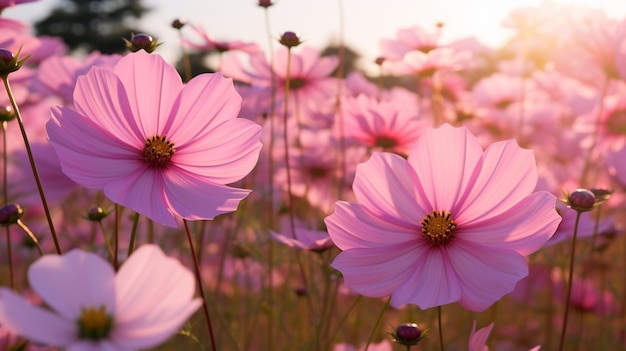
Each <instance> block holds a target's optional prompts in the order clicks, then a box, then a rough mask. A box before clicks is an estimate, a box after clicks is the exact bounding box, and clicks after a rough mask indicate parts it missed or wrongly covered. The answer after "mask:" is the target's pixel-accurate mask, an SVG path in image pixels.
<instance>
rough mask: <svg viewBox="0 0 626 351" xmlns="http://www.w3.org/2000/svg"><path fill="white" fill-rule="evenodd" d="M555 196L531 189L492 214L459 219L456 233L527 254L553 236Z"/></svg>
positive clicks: (463, 237)
mask: <svg viewBox="0 0 626 351" xmlns="http://www.w3.org/2000/svg"><path fill="white" fill-rule="evenodd" d="M555 203H556V197H555V196H554V195H552V194H550V193H548V192H545V191H540V192H536V193H533V194H531V195H529V196H527V197H526V198H524V199H523V200H521V201H520V202H519V203H517V204H516V205H515V206H513V207H511V208H510V209H509V210H508V211H505V212H503V213H501V214H499V215H497V216H495V217H491V218H488V219H484V220H477V221H475V222H473V223H469V224H466V223H458V225H457V230H456V231H455V233H454V234H455V236H456V237H458V238H462V239H463V240H467V241H471V242H474V243H480V244H481V245H488V246H492V247H494V248H499V249H506V250H512V251H516V252H518V253H520V254H521V255H524V256H526V255H529V254H531V253H533V252H535V251H537V250H539V249H540V248H542V247H543V246H544V245H545V244H546V242H547V241H548V240H549V239H550V238H551V237H552V235H553V234H554V232H555V231H556V230H557V228H558V226H559V223H560V222H561V216H559V214H558V213H557V212H556V209H555Z"/></svg>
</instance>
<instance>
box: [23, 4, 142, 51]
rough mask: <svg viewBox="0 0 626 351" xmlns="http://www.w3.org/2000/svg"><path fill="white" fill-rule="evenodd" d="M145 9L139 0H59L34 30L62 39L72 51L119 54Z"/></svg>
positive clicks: (136, 31) (134, 31) (40, 33)
mask: <svg viewBox="0 0 626 351" xmlns="http://www.w3.org/2000/svg"><path fill="white" fill-rule="evenodd" d="M148 10H149V9H148V8H146V7H144V6H143V5H141V0H61V1H60V3H59V5H57V7H55V8H54V9H53V10H52V12H51V13H50V15H49V16H48V17H46V18H44V19H42V20H40V21H38V22H37V23H35V30H36V32H37V34H38V35H50V36H57V37H61V38H62V39H63V41H64V42H65V44H66V45H67V46H68V47H69V49H70V50H72V51H77V50H84V51H86V52H91V51H94V50H98V51H100V52H102V53H106V54H112V53H121V52H124V51H125V50H126V47H125V45H124V41H123V40H122V38H130V36H131V34H132V33H139V32H141V31H139V30H138V29H137V28H136V22H137V20H138V19H139V18H140V17H141V16H142V15H143V14H144V13H145V12H146V11H148Z"/></svg>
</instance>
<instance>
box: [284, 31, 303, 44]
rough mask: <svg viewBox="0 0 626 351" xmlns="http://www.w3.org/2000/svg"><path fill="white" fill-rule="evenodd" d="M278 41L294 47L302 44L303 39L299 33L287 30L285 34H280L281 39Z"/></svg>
mask: <svg viewBox="0 0 626 351" xmlns="http://www.w3.org/2000/svg"><path fill="white" fill-rule="evenodd" d="M278 42H279V43H281V44H283V45H284V46H286V47H288V48H292V47H294V46H298V45H300V44H302V41H300V38H299V37H298V34H296V33H294V32H285V33H283V35H281V36H280V39H279V40H278Z"/></svg>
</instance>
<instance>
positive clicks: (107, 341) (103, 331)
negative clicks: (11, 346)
mask: <svg viewBox="0 0 626 351" xmlns="http://www.w3.org/2000/svg"><path fill="white" fill-rule="evenodd" d="M28 280H29V282H30V285H31V287H32V288H33V289H34V290H35V291H36V292H37V293H38V294H39V295H40V297H41V298H42V299H43V301H45V303H46V304H47V306H49V309H48V308H43V307H39V306H35V305H33V304H31V303H29V302H27V301H26V300H25V299H24V298H23V297H21V296H20V295H18V294H16V293H15V292H14V291H12V290H10V289H7V288H0V324H2V326H3V327H5V328H7V329H9V330H10V331H11V332H13V333H16V334H18V335H21V336H23V337H25V338H27V339H30V340H32V341H35V342H40V343H44V344H49V345H53V346H58V347H63V348H67V350H110V351H113V350H136V349H144V348H149V347H153V346H156V345H158V344H160V343H162V342H163V341H165V340H167V339H168V338H169V337H171V336H172V335H173V334H174V333H176V332H177V331H178V329H179V328H180V327H181V326H182V325H183V323H184V322H185V321H186V320H187V319H188V318H189V317H190V316H191V315H192V314H193V313H194V312H195V311H196V310H197V309H198V307H199V306H200V304H201V302H202V300H201V299H198V298H193V295H194V291H195V287H196V285H195V279H194V276H193V274H192V273H191V272H190V271H189V270H188V269H187V268H185V267H184V266H183V265H181V264H180V263H179V262H178V261H176V260H175V259H173V258H169V257H167V256H165V254H164V253H163V251H161V249H160V248H159V247H158V246H155V245H144V246H142V247H140V248H139V249H138V250H137V251H135V253H134V254H133V255H132V256H130V258H129V259H128V260H127V261H126V262H125V263H124V264H123V265H122V267H121V268H120V270H119V272H117V274H116V273H115V271H114V270H113V267H111V265H110V264H109V263H108V262H106V261H105V260H104V259H102V258H100V257H99V256H97V255H95V254H92V253H89V252H85V251H81V250H72V251H70V252H68V253H66V254H65V255H63V256H57V255H47V256H44V257H42V258H40V259H39V260H37V261H36V262H35V263H33V264H32V265H31V266H30V268H29V270H28Z"/></svg>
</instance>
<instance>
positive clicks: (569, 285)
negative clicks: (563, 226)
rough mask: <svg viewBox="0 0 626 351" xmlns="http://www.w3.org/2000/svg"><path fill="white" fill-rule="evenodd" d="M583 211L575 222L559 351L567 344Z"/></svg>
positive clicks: (578, 213)
mask: <svg viewBox="0 0 626 351" xmlns="http://www.w3.org/2000/svg"><path fill="white" fill-rule="evenodd" d="M581 214H582V212H581V211H576V222H574V235H573V237H572V251H571V253H570V257H569V274H568V275H569V277H568V280H567V296H566V300H565V312H563V328H562V329H561V339H560V342H559V350H561V351H563V346H564V343H565V332H566V331H567V318H568V315H569V308H570V299H571V296H572V280H573V279H574V253H575V252H576V235H578V222H579V221H580V215H581Z"/></svg>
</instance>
